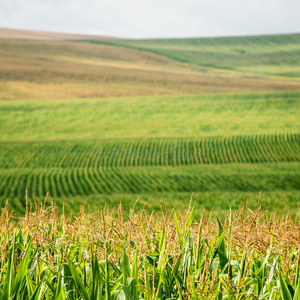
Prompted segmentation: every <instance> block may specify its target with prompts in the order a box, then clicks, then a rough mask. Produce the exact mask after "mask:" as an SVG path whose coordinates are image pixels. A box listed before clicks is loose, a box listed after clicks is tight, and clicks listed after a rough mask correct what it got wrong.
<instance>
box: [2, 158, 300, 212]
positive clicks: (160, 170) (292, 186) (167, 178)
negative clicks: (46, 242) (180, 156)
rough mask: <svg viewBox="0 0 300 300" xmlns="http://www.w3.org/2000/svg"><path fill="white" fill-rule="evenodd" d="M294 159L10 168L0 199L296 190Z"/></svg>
mask: <svg viewBox="0 0 300 300" xmlns="http://www.w3.org/2000/svg"><path fill="white" fill-rule="evenodd" d="M299 169H300V168H299V163H292V164H291V163H281V164H277V163H275V164H266V165H265V164H254V165H242V164H241V165H240V164H237V165H216V166H210V167H208V166H190V167H182V166H178V167H153V168H146V167H139V168H134V167H129V168H115V169H107V168H104V169H98V168H90V169H83V168H73V169H62V168H55V169H12V170H5V171H4V172H2V173H1V175H0V199H2V200H5V199H10V200H13V199H15V200H14V201H15V202H14V205H21V206H23V207H24V205H25V203H24V201H25V198H24V195H25V189H26V188H28V191H29V196H30V197H35V198H43V197H45V195H46V194H47V192H49V194H50V196H52V197H53V198H54V199H57V198H61V197H66V198H67V197H72V196H87V195H93V194H111V193H153V192H191V193H192V192H196V191H214V190H220V191H260V190H264V191H273V190H300V172H299Z"/></svg>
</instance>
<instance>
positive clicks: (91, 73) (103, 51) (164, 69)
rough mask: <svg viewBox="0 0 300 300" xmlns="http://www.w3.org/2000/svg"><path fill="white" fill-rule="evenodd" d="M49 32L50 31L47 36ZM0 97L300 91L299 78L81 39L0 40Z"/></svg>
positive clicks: (40, 97)
mask: <svg viewBox="0 0 300 300" xmlns="http://www.w3.org/2000/svg"><path fill="white" fill-rule="evenodd" d="M50 35H51V34H50ZM0 57H1V60H0V99H2V100H10V99H68V98H85V97H89V98H94V97H95V98H96V97H118V96H142V95H178V94H181V95H182V94H199V93H224V92H225V93H227V92H260V91H292V90H299V85H300V80H299V78H289V77H280V76H271V75H270V76H269V75H263V74H251V73H245V72H238V71H230V70H221V69H214V68H209V67H200V66H195V65H190V64H185V63H181V62H177V61H174V60H172V59H169V58H166V57H163V56H160V55H157V54H153V53H149V52H146V51H140V50H135V49H129V48H122V47H118V46H109V45H100V44H92V43H88V42H82V41H33V40H4V39H2V40H0Z"/></svg>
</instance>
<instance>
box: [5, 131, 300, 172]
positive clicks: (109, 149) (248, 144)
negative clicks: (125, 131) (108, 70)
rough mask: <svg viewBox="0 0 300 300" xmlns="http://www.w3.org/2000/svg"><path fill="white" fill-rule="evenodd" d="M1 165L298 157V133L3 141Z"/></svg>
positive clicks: (104, 164)
mask: <svg viewBox="0 0 300 300" xmlns="http://www.w3.org/2000/svg"><path fill="white" fill-rule="evenodd" d="M0 148H1V153H0V168H2V169H11V168H114V167H130V166H176V165H194V164H198V165H199V164H227V163H266V162H294V161H300V134H299V133H293V134H269V135H249V136H229V137H207V138H176V139H169V138H160V139H134V140H124V141H120V140H119V141H114V142H110V141H104V140H102V141H101V140H93V141H80V142H79V141H51V142H18V143H14V142H2V143H1V144H0Z"/></svg>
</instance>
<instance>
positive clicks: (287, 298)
mask: <svg viewBox="0 0 300 300" xmlns="http://www.w3.org/2000/svg"><path fill="white" fill-rule="evenodd" d="M279 282H280V294H281V297H282V299H283V300H292V299H293V298H292V296H291V294H290V291H289V288H288V286H287V284H286V282H285V280H284V278H282V274H281V272H279Z"/></svg>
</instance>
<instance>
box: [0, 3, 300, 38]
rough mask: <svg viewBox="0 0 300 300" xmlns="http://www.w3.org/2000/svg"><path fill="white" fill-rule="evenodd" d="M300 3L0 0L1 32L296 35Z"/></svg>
mask: <svg viewBox="0 0 300 300" xmlns="http://www.w3.org/2000/svg"><path fill="white" fill-rule="evenodd" d="M299 15H300V0H0V27H5V28H15V29H30V30H41V31H51V32H63V33H78V34H97V35H105V36H115V37H123V38H164V37H208V36H232V35H258V34H277V33H299V32H300V17H299Z"/></svg>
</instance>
